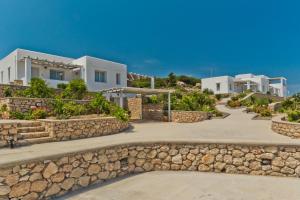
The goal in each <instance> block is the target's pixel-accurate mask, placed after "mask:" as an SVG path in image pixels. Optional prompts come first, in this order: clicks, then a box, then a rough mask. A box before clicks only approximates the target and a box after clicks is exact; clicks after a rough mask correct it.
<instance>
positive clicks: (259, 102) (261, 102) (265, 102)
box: [255, 98, 270, 106]
mask: <svg viewBox="0 0 300 200" xmlns="http://www.w3.org/2000/svg"><path fill="white" fill-rule="evenodd" d="M269 103H270V100H269V99H267V98H258V99H256V101H255V104H256V105H258V106H267V105H269Z"/></svg>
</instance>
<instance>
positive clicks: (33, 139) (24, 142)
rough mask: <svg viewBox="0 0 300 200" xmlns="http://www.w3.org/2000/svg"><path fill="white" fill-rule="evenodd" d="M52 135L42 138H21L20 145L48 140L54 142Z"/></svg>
mask: <svg viewBox="0 0 300 200" xmlns="http://www.w3.org/2000/svg"><path fill="white" fill-rule="evenodd" d="M53 141H54V140H53V138H52V137H40V138H31V139H25V140H19V141H18V145H20V146H25V145H31V144H41V143H47V142H53Z"/></svg>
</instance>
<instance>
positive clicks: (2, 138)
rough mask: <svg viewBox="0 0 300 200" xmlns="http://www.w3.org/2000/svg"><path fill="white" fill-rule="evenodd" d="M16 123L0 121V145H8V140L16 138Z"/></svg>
mask: <svg viewBox="0 0 300 200" xmlns="http://www.w3.org/2000/svg"><path fill="white" fill-rule="evenodd" d="M17 127H18V124H17V123H0V147H5V146H7V145H8V140H9V139H13V140H14V141H17V140H18V130H17Z"/></svg>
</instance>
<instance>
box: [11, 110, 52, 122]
mask: <svg viewBox="0 0 300 200" xmlns="http://www.w3.org/2000/svg"><path fill="white" fill-rule="evenodd" d="M47 115H48V114H47V111H46V109H44V108H36V109H31V110H29V111H28V112H18V111H10V112H9V116H10V118H12V119H20V120H36V119H45V118H46V117H47Z"/></svg>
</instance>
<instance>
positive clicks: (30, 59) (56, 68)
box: [0, 49, 127, 91]
mask: <svg viewBox="0 0 300 200" xmlns="http://www.w3.org/2000/svg"><path fill="white" fill-rule="evenodd" d="M32 77H39V78H42V79H44V80H45V81H46V82H47V84H48V85H49V86H51V87H54V88H55V87H57V84H59V83H68V82H69V81H70V80H73V79H79V78H80V79H83V80H84V81H85V82H86V85H87V88H88V90H89V91H99V90H103V89H108V88H114V87H127V67H126V65H124V64H120V63H116V62H112V61H108V60H103V59H99V58H94V57H90V56H83V57H81V58H78V59H74V58H67V57H62V56H56V55H51V54H46V53H40V52H35V51H29V50H24V49H16V50H15V51H13V52H12V53H10V54H9V55H7V56H6V57H4V58H3V59H2V60H0V83H2V84H9V83H11V82H14V81H16V80H19V81H21V82H23V85H28V84H29V82H30V80H31V78H32Z"/></svg>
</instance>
